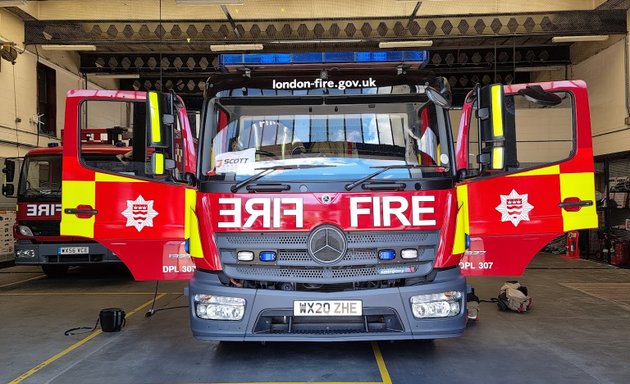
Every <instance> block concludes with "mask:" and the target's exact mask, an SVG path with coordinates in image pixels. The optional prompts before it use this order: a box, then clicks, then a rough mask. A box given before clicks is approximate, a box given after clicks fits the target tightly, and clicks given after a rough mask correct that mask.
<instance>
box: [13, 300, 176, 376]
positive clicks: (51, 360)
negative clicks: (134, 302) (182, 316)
mask: <svg viewBox="0 0 630 384" xmlns="http://www.w3.org/2000/svg"><path fill="white" fill-rule="evenodd" d="M164 296H166V294H165V293H162V294H159V295H158V296H157V298H156V299H155V300H159V299H161V298H162V297H164ZM152 302H153V299H151V300H149V301H147V302H146V303H144V304H142V305H140V306H139V307H137V308H135V309H134V310H132V311H131V312H129V313H127V316H126V317H127V318H129V317H130V316H131V315H133V314H134V313H136V312H138V311H140V310H141V309H142V308H145V307H148V306H149V305H151V303H152ZM101 333H103V331H101V330H100V329H99V330H96V331H94V332H92V333H91V334H90V335H89V336H86V337H85V338H83V339H81V340H79V341H77V342H76V343H74V344H72V345H71V346H69V347H68V348H66V349H64V350H63V351H61V352H59V353H58V354H56V355H54V356H53V357H50V358H48V359H47V360H44V361H42V362H41V363H39V364H37V365H36V366H34V367H33V368H31V369H29V370H28V371H26V372H24V373H23V374H21V375H20V376H18V377H16V378H15V379H13V380H12V381H9V383H8V384H18V383H21V382H22V381H24V380H25V379H28V378H29V377H31V376H33V375H34V374H35V373H37V372H38V371H40V370H42V369H43V368H45V367H46V366H48V365H50V364H52V363H54V362H55V361H57V360H59V359H60V358H62V357H63V356H65V355H67V354H68V353H70V352H72V351H74V350H75V349H77V348H79V347H80V346H82V345H83V344H85V343H87V342H88V341H90V340H92V339H93V338H95V337H96V336H98V335H100V334H101Z"/></svg>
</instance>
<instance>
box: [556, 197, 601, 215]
mask: <svg viewBox="0 0 630 384" xmlns="http://www.w3.org/2000/svg"><path fill="white" fill-rule="evenodd" d="M591 206H593V200H580V198H579V197H567V198H566V199H564V201H563V202H562V203H560V204H558V207H560V208H562V209H564V210H565V211H568V212H577V211H579V210H580V209H581V208H582V207H591Z"/></svg>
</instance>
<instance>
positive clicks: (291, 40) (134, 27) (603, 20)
mask: <svg viewBox="0 0 630 384" xmlns="http://www.w3.org/2000/svg"><path fill="white" fill-rule="evenodd" d="M234 24H235V26H234ZM162 28H163V29H162ZM25 32H26V33H25V39H26V43H27V44H95V45H97V47H98V46H101V45H104V46H110V47H111V46H116V45H118V46H120V49H121V50H126V49H131V50H133V47H131V46H132V45H133V44H139V43H140V44H149V45H150V44H156V45H158V44H160V43H164V44H177V45H179V46H181V47H182V50H184V51H190V50H195V49H199V50H204V49H207V45H209V44H214V43H217V42H221V43H226V44H228V43H252V42H255V43H262V44H265V43H270V44H266V47H265V48H266V49H267V48H268V47H272V48H273V49H278V48H280V49H282V48H281V47H280V46H281V45H282V44H283V42H286V43H287V44H292V45H293V46H294V47H295V46H299V45H300V43H299V42H305V44H307V45H308V41H309V40H318V41H320V42H324V43H325V41H326V40H333V43H334V42H336V41H338V42H340V43H343V40H352V41H353V42H355V43H357V41H358V44H356V45H357V46H361V45H363V46H370V44H371V45H374V44H375V43H378V42H379V41H396V40H418V39H431V40H434V41H439V40H453V39H459V40H461V39H469V38H481V37H485V38H496V37H501V36H503V37H518V36H541V37H543V40H545V39H544V37H546V36H547V37H550V36H558V35H594V34H608V35H613V34H625V33H626V12H625V11H623V10H618V9H614V10H600V11H570V12H556V13H530V14H488V15H459V16H448V17H444V16H422V17H415V18H414V19H413V21H411V22H410V23H409V20H408V19H407V18H404V17H401V18H378V19H374V18H354V19H304V20H293V19H284V20H236V21H235V20H232V22H230V21H229V20H227V21H226V20H210V21H197V20H189V21H185V20H184V21H183V20H176V21H175V20H170V21H168V20H165V21H163V22H162V23H161V24H160V22H159V21H158V20H147V21H134V22H121V21H96V20H85V21H60V20H55V21H26V22H25ZM462 41H463V42H464V43H465V41H466V40H462ZM361 43H364V44H361ZM311 45H312V43H311ZM126 47H131V48H126ZM108 49H111V48H108ZM322 49H326V46H323V47H322ZM267 50H268V49H267Z"/></svg>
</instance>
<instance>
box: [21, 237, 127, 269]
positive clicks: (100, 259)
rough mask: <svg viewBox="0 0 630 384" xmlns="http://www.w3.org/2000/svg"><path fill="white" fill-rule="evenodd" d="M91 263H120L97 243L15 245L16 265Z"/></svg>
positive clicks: (24, 243)
mask: <svg viewBox="0 0 630 384" xmlns="http://www.w3.org/2000/svg"><path fill="white" fill-rule="evenodd" d="M86 250H87V253H86V252H85V251H86ZM93 263H120V259H118V257H116V255H114V254H113V253H112V251H110V250H109V249H107V248H106V247H104V246H102V245H100V244H98V243H63V244H33V243H31V242H30V241H25V240H18V241H17V242H16V243H15V264H18V265H44V264H65V265H84V264H93Z"/></svg>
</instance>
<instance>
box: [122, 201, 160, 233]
mask: <svg viewBox="0 0 630 384" xmlns="http://www.w3.org/2000/svg"><path fill="white" fill-rule="evenodd" d="M121 213H122V215H123V216H125V217H126V218H127V223H126V224H125V226H126V227H135V228H136V229H137V230H138V232H140V231H142V229H143V228H144V227H152V226H153V219H154V218H155V216H157V215H158V213H157V212H156V211H155V210H154V209H153V200H145V199H144V197H142V195H138V197H137V198H136V199H135V200H127V209H125V210H124V211H122V212H121Z"/></svg>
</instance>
